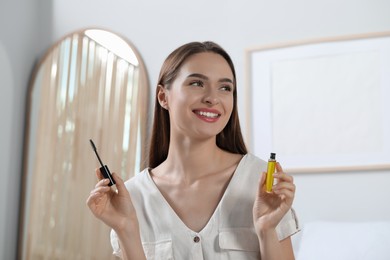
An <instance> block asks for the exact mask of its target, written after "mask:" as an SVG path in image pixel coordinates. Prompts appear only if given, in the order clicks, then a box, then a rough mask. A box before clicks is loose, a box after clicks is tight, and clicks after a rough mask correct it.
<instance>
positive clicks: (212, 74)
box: [159, 52, 234, 138]
mask: <svg viewBox="0 0 390 260" xmlns="http://www.w3.org/2000/svg"><path fill="white" fill-rule="evenodd" d="M233 82H234V79H233V73H232V71H231V69H230V67H229V64H228V63H227V62H226V60H225V59H224V58H223V57H222V56H221V55H219V54H216V53H211V52H205V53H198V54H195V55H192V56H190V57H189V58H188V59H187V60H186V61H185V62H184V63H183V65H182V67H181V68H180V70H179V73H178V75H177V77H176V79H175V80H174V81H173V83H172V86H171V87H170V88H169V90H168V89H166V88H164V89H163V88H161V89H160V93H159V99H160V101H161V100H164V101H163V103H164V102H166V103H164V105H165V108H167V109H168V111H169V116H170V122H171V131H172V133H179V134H182V135H187V136H192V137H195V138H209V137H212V136H216V135H217V134H218V133H220V132H221V131H222V130H223V129H224V127H225V126H226V124H227V122H228V121H229V118H230V115H231V113H232V110H233V90H234V85H233Z"/></svg>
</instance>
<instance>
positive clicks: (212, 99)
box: [203, 91, 219, 105]
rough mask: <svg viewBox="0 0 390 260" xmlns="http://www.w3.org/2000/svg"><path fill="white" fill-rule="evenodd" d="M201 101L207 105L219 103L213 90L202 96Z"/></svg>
mask: <svg viewBox="0 0 390 260" xmlns="http://www.w3.org/2000/svg"><path fill="white" fill-rule="evenodd" d="M203 103H206V104H208V105H216V104H218V103H219V99H218V96H217V94H216V93H215V92H214V91H208V92H207V93H205V96H204V97H203Z"/></svg>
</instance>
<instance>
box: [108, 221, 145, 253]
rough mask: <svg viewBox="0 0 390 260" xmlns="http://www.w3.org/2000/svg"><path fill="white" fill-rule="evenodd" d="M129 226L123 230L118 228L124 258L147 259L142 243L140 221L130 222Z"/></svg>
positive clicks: (117, 232)
mask: <svg viewBox="0 0 390 260" xmlns="http://www.w3.org/2000/svg"><path fill="white" fill-rule="evenodd" d="M129 223H130V224H129V225H128V227H126V228H123V229H122V230H116V231H115V232H116V234H117V235H118V238H119V245H120V248H121V252H122V259H124V260H132V259H134V260H138V259H139V260H141V259H145V260H146V257H145V254H144V251H143V247H142V244H141V238H140V233H139V227H138V221H135V222H129Z"/></svg>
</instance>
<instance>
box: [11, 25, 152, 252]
mask: <svg viewBox="0 0 390 260" xmlns="http://www.w3.org/2000/svg"><path fill="white" fill-rule="evenodd" d="M148 89H149V87H148V84H147V76H146V71H145V67H144V65H143V63H142V60H141V58H140V56H139V55H138V53H137V51H136V50H135V48H134V47H133V46H132V45H131V44H130V43H129V42H128V41H126V40H124V39H123V38H122V37H119V36H117V35H116V34H114V33H111V32H109V31H105V30H100V29H88V30H82V31H77V32H75V33H71V34H69V35H67V36H65V37H64V38H62V39H61V40H60V41H59V42H58V43H56V44H55V45H54V46H53V47H52V48H51V49H50V50H49V51H48V52H47V53H46V54H45V56H44V57H43V59H42V60H41V62H40V63H39V64H38V66H37V68H36V69H35V72H34V76H33V81H32V84H31V86H30V92H29V98H28V104H27V107H28V110H27V128H26V129H27V130H26V137H25V148H24V149H25V150H24V151H25V156H24V177H23V178H24V181H23V187H22V205H21V219H20V230H21V233H20V236H19V237H20V239H19V250H18V254H19V257H18V259H115V257H114V256H113V255H112V249H111V246H110V242H109V228H108V227H106V226H105V225H103V224H102V223H101V222H99V221H98V220H97V219H95V217H94V216H93V215H92V213H90V211H89V209H88V208H87V206H86V204H85V201H86V198H87V197H88V195H89V192H90V191H91V189H92V188H93V187H94V186H95V184H96V176H95V174H94V172H95V168H97V167H99V163H98V160H97V159H96V157H95V155H94V153H93V151H92V148H91V146H90V143H89V139H93V140H94V142H95V144H96V146H97V149H98V150H99V154H100V157H101V158H102V160H103V162H104V163H106V164H107V165H109V167H110V170H111V171H113V172H116V173H118V174H121V176H122V177H123V178H124V179H127V178H129V177H131V176H132V175H134V173H135V172H138V171H139V170H140V168H143V167H145V165H144V162H145V158H144V157H145V151H144V148H145V139H146V137H145V135H146V127H147V126H146V124H147V116H146V115H147V114H148V113H147V111H146V110H147V107H148V104H147V103H148V102H147V100H148V93H147V92H148Z"/></svg>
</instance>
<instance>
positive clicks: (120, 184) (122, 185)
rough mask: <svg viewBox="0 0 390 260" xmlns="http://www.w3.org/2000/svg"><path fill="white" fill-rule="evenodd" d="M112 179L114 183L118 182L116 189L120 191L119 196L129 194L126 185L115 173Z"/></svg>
mask: <svg viewBox="0 0 390 260" xmlns="http://www.w3.org/2000/svg"><path fill="white" fill-rule="evenodd" d="M112 177H113V178H114V181H115V182H116V184H115V185H116V188H117V189H118V194H124V192H128V191H127V189H126V186H125V183H124V182H123V180H122V178H121V177H120V176H119V175H118V174H116V173H115V172H114V173H112Z"/></svg>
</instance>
